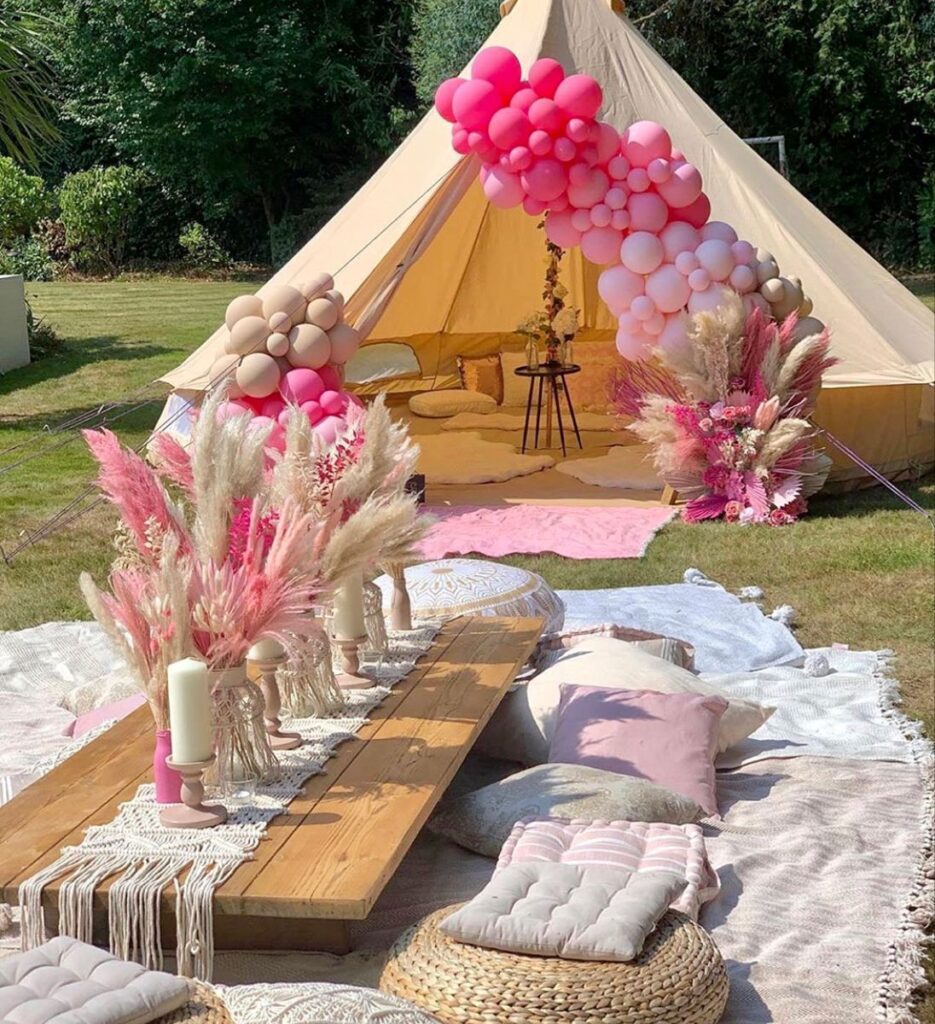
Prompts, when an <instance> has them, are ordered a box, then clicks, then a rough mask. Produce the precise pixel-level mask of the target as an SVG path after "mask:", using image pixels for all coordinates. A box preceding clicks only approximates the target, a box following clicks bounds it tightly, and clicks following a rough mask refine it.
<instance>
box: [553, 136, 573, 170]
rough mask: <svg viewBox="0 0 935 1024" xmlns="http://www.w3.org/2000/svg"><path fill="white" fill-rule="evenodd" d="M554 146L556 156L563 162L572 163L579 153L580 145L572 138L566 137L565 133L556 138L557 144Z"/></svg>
mask: <svg viewBox="0 0 935 1024" xmlns="http://www.w3.org/2000/svg"><path fill="white" fill-rule="evenodd" d="M552 148H553V151H554V153H555V158H556V159H557V160H561V161H562V163H563V164H570V163H571V161H572V160H574V159H575V157H576V156H577V155H578V147H577V146H576V145H575V144H574V143H573V142H572V141H571V139H566V138H565V136H564V135H563V136H562V137H561V138H558V139H556V140H555V145H554V146H553V147H552Z"/></svg>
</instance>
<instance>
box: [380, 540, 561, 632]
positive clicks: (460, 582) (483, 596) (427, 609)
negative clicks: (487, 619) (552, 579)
mask: <svg viewBox="0 0 935 1024" xmlns="http://www.w3.org/2000/svg"><path fill="white" fill-rule="evenodd" d="M376 582H377V583H378V585H379V587H380V589H381V590H382V591H383V607H384V609H386V610H387V611H388V610H389V607H390V601H391V597H392V592H393V584H392V581H391V580H390V578H389V577H388V576H381V577H380V578H379V579H378V580H377V581H376ZM406 589H407V590H408V591H409V600H410V601H411V602H412V614H413V616H414V617H416V618H420V619H454V618H456V617H457V616H459V615H516V616H522V615H541V616H542V617H543V618H544V619H545V627H544V628H545V631H546V632H550V631H554V630H558V629H561V627H562V623H563V622H564V621H565V606H564V604H563V603H562V600H561V598H560V597H559V596H558V594H556V593H555V591H554V590H553V589H552V588H551V587H550V586H549V585H548V583H546V582H545V580H544V579H543V578H542V577H541V576H537V575H536V574H535V573H534V572H527V571H526V570H525V569H517V568H514V567H513V566H511V565H501V564H500V563H499V562H485V561H482V560H481V559H475V558H442V559H439V560H437V561H434V562H423V563H422V564H421V565H412V566H409V567H408V568H407V569H406Z"/></svg>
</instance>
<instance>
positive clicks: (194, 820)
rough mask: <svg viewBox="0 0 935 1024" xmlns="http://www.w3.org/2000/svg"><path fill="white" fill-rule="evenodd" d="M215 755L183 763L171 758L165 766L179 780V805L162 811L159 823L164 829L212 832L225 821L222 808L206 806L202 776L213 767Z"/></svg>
mask: <svg viewBox="0 0 935 1024" xmlns="http://www.w3.org/2000/svg"><path fill="white" fill-rule="evenodd" d="M216 756H217V755H216V754H212V755H211V756H210V757H209V758H208V759H207V760H206V761H191V762H182V761H176V760H175V759H174V758H172V757H167V758H166V764H167V765H168V766H169V767H170V768H172V769H173V770H174V771H177V772H178V773H179V775H181V776H182V802H181V803H180V804H172V805H170V806H166V807H163V808H162V809H161V810H160V811H159V820H160V822H161V823H162V824H163V825H164V826H165V827H166V828H212V827H213V826H215V825H221V824H223V822H225V821H227V808H226V807H222V806H221V804H205V802H204V798H205V786H204V782H203V781H202V776H203V775H204V773H205V771H206V770H207V769H208V768H210V767H211V765H212V764H213V763H214V761H215V758H216Z"/></svg>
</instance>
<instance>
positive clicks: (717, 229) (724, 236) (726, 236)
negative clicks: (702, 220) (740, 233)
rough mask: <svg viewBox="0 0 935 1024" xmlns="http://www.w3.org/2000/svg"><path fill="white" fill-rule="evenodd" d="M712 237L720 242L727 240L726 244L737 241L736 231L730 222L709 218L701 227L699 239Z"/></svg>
mask: <svg viewBox="0 0 935 1024" xmlns="http://www.w3.org/2000/svg"><path fill="white" fill-rule="evenodd" d="M712 238H716V239H718V240H719V241H721V242H727V244H728V245H733V244H734V242H736V241H737V232H736V231H735V230H734V229H733V228H732V227H731V226H730V224H725V223H724V221H722V220H709V221H708V223H707V224H705V226H704V227H703V228H702V229H701V240H702V241H703V242H707V241H708V240H709V239H712ZM743 262H746V261H743Z"/></svg>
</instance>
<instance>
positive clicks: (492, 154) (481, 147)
mask: <svg viewBox="0 0 935 1024" xmlns="http://www.w3.org/2000/svg"><path fill="white" fill-rule="evenodd" d="M468 148H469V149H470V150H471V152H472V153H476V154H477V155H478V156H479V157H480V158H481V159H482V160H483V159H485V158H489V162H493V161H494V160H496V159H497V157H498V156H499V155H500V154H499V153H498V152H497V147H496V146H495V145H494V144H493V143H492V142H491V141H490V138H489V137H488V135H487V133H486V132H477V131H475V132H468Z"/></svg>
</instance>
